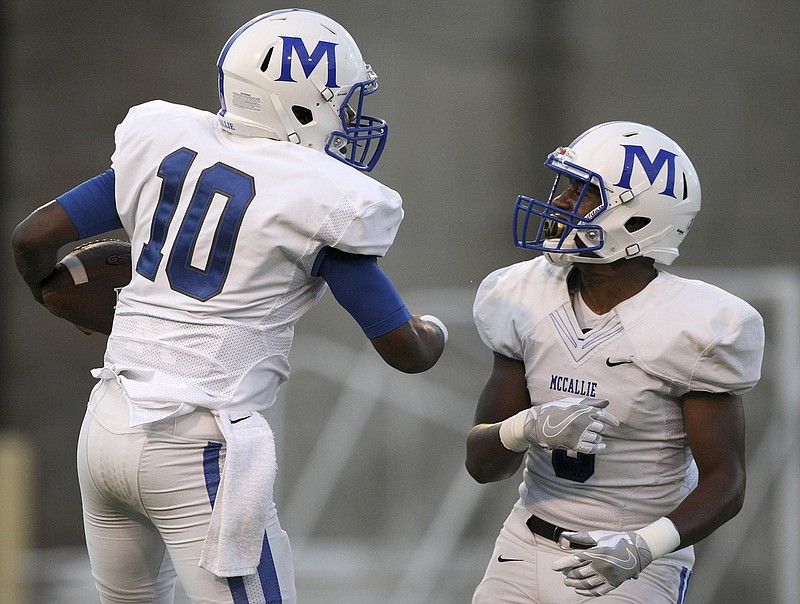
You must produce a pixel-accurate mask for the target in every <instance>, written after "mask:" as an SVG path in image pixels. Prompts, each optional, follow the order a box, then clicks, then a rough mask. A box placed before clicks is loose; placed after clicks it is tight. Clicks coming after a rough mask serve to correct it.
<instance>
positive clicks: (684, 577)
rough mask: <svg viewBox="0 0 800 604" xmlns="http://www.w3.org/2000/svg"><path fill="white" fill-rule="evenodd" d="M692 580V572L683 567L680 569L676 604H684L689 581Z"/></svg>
mask: <svg viewBox="0 0 800 604" xmlns="http://www.w3.org/2000/svg"><path fill="white" fill-rule="evenodd" d="M691 578H692V571H690V570H689V569H688V568H686V567H685V566H684V567H683V568H682V569H681V582H680V585H679V586H678V600H677V601H676V604H684V602H686V591H687V590H688V589H689V579H691Z"/></svg>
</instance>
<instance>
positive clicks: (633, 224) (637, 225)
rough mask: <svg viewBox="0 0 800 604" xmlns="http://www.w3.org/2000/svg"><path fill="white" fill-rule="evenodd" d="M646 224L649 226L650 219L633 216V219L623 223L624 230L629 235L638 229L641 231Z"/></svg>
mask: <svg viewBox="0 0 800 604" xmlns="http://www.w3.org/2000/svg"><path fill="white" fill-rule="evenodd" d="M648 224H650V219H649V218H646V217H644V216H634V217H633V218H630V219H628V221H627V222H626V223H625V230H626V231H628V232H629V233H635V232H636V231H638V230H639V229H643V228H644V227H646V226H647V225H648Z"/></svg>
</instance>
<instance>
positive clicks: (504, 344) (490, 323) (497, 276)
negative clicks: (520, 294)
mask: <svg viewBox="0 0 800 604" xmlns="http://www.w3.org/2000/svg"><path fill="white" fill-rule="evenodd" d="M510 270H511V269H510V268H502V269H499V270H496V271H494V272H493V273H490V274H489V275H488V276H487V277H486V278H485V279H484V280H483V282H482V283H481V284H480V286H479V287H478V291H477V293H476V294H475V302H474V304H473V307H472V316H473V319H474V321H475V327H476V328H477V330H478V335H479V336H480V337H481V340H482V341H483V343H484V344H486V346H487V347H489V349H491V350H492V351H494V352H496V353H499V354H501V355H503V356H505V357H508V358H511V359H515V360H522V359H523V358H524V357H523V350H522V338H521V337H520V334H519V332H518V329H517V326H518V325H517V320H516V318H515V316H514V313H513V312H512V308H513V306H514V303H513V299H512V298H510V294H512V293H513V290H511V288H510V287H509V286H510V285H511V284H510V283H509V281H510V280H511V278H510V276H509V272H510Z"/></svg>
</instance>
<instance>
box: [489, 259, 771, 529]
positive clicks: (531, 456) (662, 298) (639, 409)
mask: <svg viewBox="0 0 800 604" xmlns="http://www.w3.org/2000/svg"><path fill="white" fill-rule="evenodd" d="M569 270H570V268H569V267H563V268H562V267H555V266H553V265H551V264H549V263H548V262H547V261H546V260H545V259H544V258H543V257H538V258H536V259H534V260H530V261H527V262H522V263H519V264H515V265H512V266H509V267H506V268H503V269H500V270H497V271H495V272H493V273H492V274H490V275H489V276H488V277H487V278H486V279H485V280H484V281H483V283H482V284H481V286H480V288H479V290H478V293H477V296H476V299H475V305H474V318H475V323H476V326H477V328H478V331H479V333H480V335H481V338H482V339H483V341H484V343H485V344H486V345H487V346H488V347H489V348H491V349H492V350H494V351H496V352H498V353H500V354H502V355H505V356H507V357H510V358H514V359H518V360H521V361H523V362H524V363H525V372H526V376H527V382H528V390H529V392H530V396H531V401H532V403H533V404H534V405H541V404H543V403H547V402H550V401H553V400H557V399H560V398H564V397H571V396H588V397H594V398H605V399H608V400H609V406H608V411H610V412H611V413H613V414H614V415H615V416H616V417H617V418H619V420H620V422H621V425H620V426H619V427H618V428H614V427H608V428H607V429H606V431H605V432H604V436H603V440H604V442H605V443H607V446H608V448H607V449H606V450H605V451H603V452H601V453H598V454H596V455H584V454H576V453H573V452H569V453H568V452H566V451H563V450H556V451H546V450H544V449H542V448H541V447H538V446H531V447H530V448H529V449H528V451H527V453H526V454H525V468H524V472H523V482H522V484H521V485H520V497H521V501H522V503H523V504H524V505H525V507H526V508H527V509H528V510H529V511H530V512H531V513H534V514H537V515H539V516H541V517H542V518H544V519H546V520H548V521H550V522H552V523H553V524H556V525H558V526H562V527H566V528H568V529H576V530H587V529H606V530H617V531H619V530H633V529H636V528H639V527H641V526H643V525H646V524H648V523H649V522H652V521H653V520H655V519H656V518H658V517H660V516H663V515H664V514H666V513H668V512H670V511H672V510H673V509H674V508H675V507H676V506H677V505H678V503H680V502H681V501H682V500H683V499H684V498H685V497H686V495H687V494H688V493H689V492H690V491H691V489H692V488H694V486H695V484H696V467H695V466H694V463H693V461H692V457H691V452H690V450H689V446H688V442H687V436H686V430H685V427H684V423H683V416H682V412H681V406H680V400H681V397H682V396H683V395H685V394H686V393H688V392H690V391H705V392H731V393H734V394H741V393H743V392H746V391H747V390H749V389H751V388H752V387H753V386H755V384H756V383H757V382H758V380H759V377H760V372H761V360H762V355H763V348H764V327H763V322H762V319H761V317H760V315H759V314H758V313H757V312H756V310H755V309H753V308H752V307H751V306H750V305H748V304H747V303H746V302H744V301H743V300H740V299H739V298H737V297H735V296H733V295H731V294H729V293H727V292H725V291H723V290H721V289H719V288H717V287H714V286H712V285H709V284H706V283H703V282H701V281H695V280H689V279H683V278H680V277H676V276H674V275H671V274H669V273H666V272H663V271H661V272H659V274H658V276H657V277H656V279H654V280H653V281H652V282H650V283H649V284H648V285H647V287H645V289H644V290H642V291H641V292H639V293H638V294H637V295H635V296H633V297H632V298H630V299H628V300H625V301H624V302H622V303H620V304H619V305H617V306H616V307H615V308H614V309H613V310H612V311H611V312H609V313H608V314H607V315H604V320H603V321H602V322H601V323H600V324H599V325H597V326H596V327H595V328H594V329H591V330H589V331H587V332H586V333H584V332H583V330H582V329H581V327H580V325H579V323H578V320H577V318H576V315H575V312H574V310H573V306H572V302H571V299H570V293H569V291H568V288H567V274H568V272H569Z"/></svg>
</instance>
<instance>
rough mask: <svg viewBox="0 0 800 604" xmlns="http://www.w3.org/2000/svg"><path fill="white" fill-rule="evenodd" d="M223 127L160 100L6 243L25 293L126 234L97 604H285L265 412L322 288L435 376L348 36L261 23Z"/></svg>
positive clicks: (96, 541)
mask: <svg viewBox="0 0 800 604" xmlns="http://www.w3.org/2000/svg"><path fill="white" fill-rule="evenodd" d="M217 68H218V78H219V81H218V86H219V97H220V102H221V109H220V111H219V112H218V114H216V115H215V114H213V113H209V112H206V111H201V110H198V109H194V108H190V107H185V106H180V105H175V104H171V103H167V102H163V101H153V102H148V103H145V104H143V105H139V106H136V107H133V108H132V109H130V111H129V112H128V114H127V116H126V117H125V119H124V120H123V121H122V123H121V124H120V125H119V126H118V127H117V129H116V133H115V141H116V148H115V151H114V153H113V156H112V162H111V168H110V169H109V170H108V171H106V172H104V173H102V174H100V175H99V176H97V177H95V178H94V179H92V180H90V181H88V182H85V183H83V184H82V185H79V186H78V187H76V188H75V189H73V190H71V191H69V192H67V193H65V194H64V195H62V196H60V197H59V198H57V199H56V200H54V201H52V202H50V203H48V204H45V205H44V206H42V207H41V208H39V209H37V210H36V211H35V212H33V214H32V215H31V216H29V217H28V218H27V219H25V220H24V221H23V222H22V223H21V224H20V225H19V226H18V227H17V229H16V230H15V233H14V236H13V248H14V252H15V258H16V263H17V267H18V269H19V271H20V272H21V274H22V275H23V277H24V279H25V281H26V282H27V284H28V285H29V286H30V289H31V291H32V292H33V295H34V297H35V298H36V299H37V300H39V301H40V302H41V301H42V298H41V282H42V280H44V279H45V278H46V277H47V276H48V275H49V274H50V273H51V272H52V271H53V268H54V266H55V263H56V254H57V252H58V250H59V249H60V248H61V247H62V246H63V245H65V244H66V243H68V242H70V241H75V240H79V239H84V238H89V237H93V236H95V235H99V234H101V233H104V232H107V231H111V230H114V229H117V228H119V227H123V228H124V229H125V231H126V232H127V234H128V236H129V237H130V241H131V247H132V252H131V253H132V264H133V268H134V270H133V278H132V280H131V282H130V284H129V285H127V286H126V287H124V288H122V290H121V291H120V292H119V297H118V301H117V305H116V311H115V315H114V321H113V328H112V332H111V334H110V336H109V339H108V344H107V349H106V353H105V360H104V364H103V367H102V368H100V369H97V370H95V371H94V375H95V376H96V377H97V378H98V383H97V385H96V387H95V388H94V390H93V391H92V394H91V396H90V400H89V404H88V410H87V414H86V418H85V421H84V424H83V427H82V430H81V435H80V438H79V448H78V469H79V480H80V487H81V494H82V501H83V509H84V523H85V529H86V540H87V545H88V550H89V556H90V560H91V565H92V572H93V575H94V577H95V580H96V585H97V589H98V591H99V592H100V597H101V600H102V601H103V602H104V603H117V602H153V603H158V604H165V603H169V602H172V598H173V596H172V594H173V589H174V584H175V581H176V577H177V578H179V579H180V582H181V584H182V585H183V587H184V588H185V590H186V592H187V593H188V596H189V598H190V599H191V601H192V602H205V603H217V604H233V603H234V602H235V603H237V604H239V603H244V602H248V603H259V602H261V603H263V602H269V603H278V602H282V603H284V604H286V603H291V602H295V601H296V594H295V591H296V590H295V582H294V571H293V566H292V554H291V551H290V546H289V541H288V539H287V536H286V534H285V533H284V531H283V530H282V529H281V526H280V523H279V521H278V518H277V513H276V509H275V506H274V504H273V502H272V495H273V484H274V478H275V471H276V469H275V468H276V462H275V446H274V439H273V434H272V431H271V429H270V427H269V425H268V424H267V422H266V420H265V419H264V417H263V416H262V415H261V413H262V412H263V411H264V410H266V409H267V408H269V407H270V406H271V405H272V404H273V403H274V401H275V397H276V393H277V391H278V388H279V386H280V385H281V383H282V382H284V381H285V380H286V379H287V378H288V376H289V363H288V360H287V357H288V354H289V348H290V346H291V344H292V336H293V331H294V326H295V323H296V322H297V321H298V319H299V318H300V317H301V316H302V315H303V314H304V313H306V312H307V311H308V310H309V309H310V308H311V307H313V306H314V304H315V303H316V302H317V300H318V299H319V298H320V296H321V295H322V294H323V293H324V291H325V289H326V287H329V288H330V289H331V291H332V292H333V295H334V296H335V298H336V300H337V301H338V302H339V303H340V304H341V305H342V306H343V307H344V308H345V309H346V310H347V311H348V312H349V313H350V314H351V315H352V316H353V317H354V318H355V320H356V321H357V322H358V324H359V325H360V327H361V328H362V330H363V331H364V333H365V335H366V337H367V338H369V340H370V341H371V342H372V345H373V346H374V348H375V349H376V351H377V352H378V354H379V355H380V356H381V357H382V358H383V359H384V360H385V361H386V362H387V363H388V364H389V365H391V366H392V367H394V368H396V369H398V370H400V371H403V372H408V373H416V372H421V371H425V370H427V369H429V368H430V367H431V366H433V365H434V363H436V361H437V359H438V358H439V356H440V355H441V353H442V351H443V348H444V344H445V341H446V339H447V330H446V328H445V326H444V324H443V323H442V322H441V321H440V320H439V319H437V318H436V317H433V316H430V315H424V316H417V315H412V314H411V312H410V311H409V310H408V309H407V307H406V306H405V304H404V302H403V300H402V298H401V296H400V295H399V294H398V292H397V290H396V289H395V288H394V286H393V284H392V282H391V281H390V280H389V278H388V277H387V276H386V275H385V274H384V273H383V272H382V270H381V269H380V268H379V266H378V263H377V259H376V258H377V257H379V256H383V255H384V254H385V253H386V252H387V250H388V249H389V247H390V246H391V244H392V242H393V240H394V238H395V234H396V232H397V230H398V227H399V225H400V221H401V219H402V217H403V210H402V205H401V198H400V195H398V193H396V192H395V191H393V190H391V189H389V188H388V187H386V186H384V185H382V184H381V183H379V182H377V181H376V180H374V179H372V178H371V177H370V176H369V175H368V174H367V172H369V171H370V170H372V169H373V168H374V166H375V165H376V162H377V161H378V160H379V158H380V156H381V153H382V152H383V149H384V145H385V143H386V135H387V125H386V123H385V122H384V121H383V120H381V119H378V118H375V117H370V116H369V115H367V114H366V113H364V108H365V103H366V100H367V97H369V96H370V95H372V94H373V93H375V92H376V90H377V89H378V83H377V80H376V76H375V72H374V71H373V69H372V68H371V67H370V66H369V65H367V64H366V63H365V62H364V59H363V58H362V55H361V52H360V50H359V48H358V46H357V45H356V43H355V41H354V40H353V38H352V37H351V36H350V34H348V32H347V31H346V30H345V29H344V28H343V27H342V26H341V25H339V24H338V23H336V22H335V21H333V20H331V19H330V18H328V17H326V16H323V15H321V14H318V13H315V12H311V11H307V10H297V9H289V10H278V11H274V12H270V13H268V14H264V15H261V16H258V17H256V18H254V19H252V20H251V21H249V22H248V23H246V24H244V25H243V26H242V27H241V28H239V29H238V31H236V32H235V33H234V34H233V35H232V36H231V37H230V39H229V40H228V41H227V43H226V44H225V45H224V47H223V49H222V51H221V53H220V55H219V61H218V64H217Z"/></svg>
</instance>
